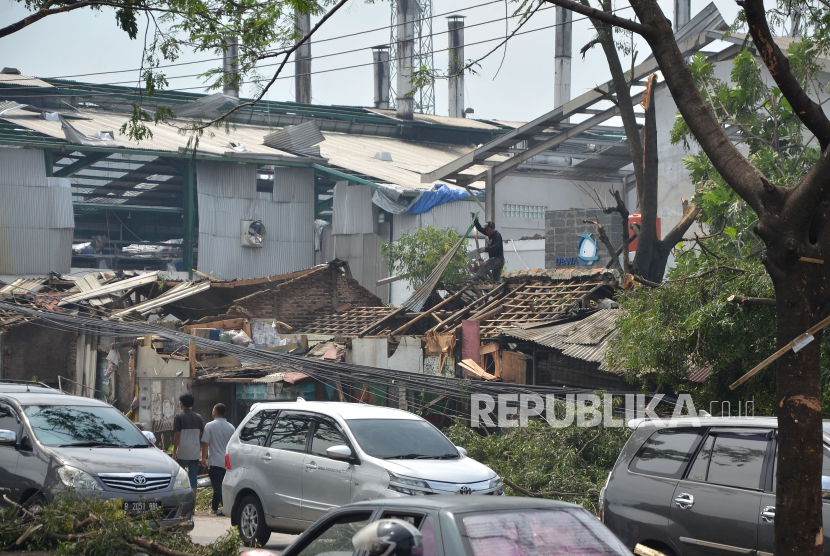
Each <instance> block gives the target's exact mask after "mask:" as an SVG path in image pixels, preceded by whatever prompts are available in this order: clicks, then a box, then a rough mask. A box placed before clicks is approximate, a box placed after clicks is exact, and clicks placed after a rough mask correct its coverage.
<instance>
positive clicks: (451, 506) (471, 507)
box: [341, 494, 582, 513]
mask: <svg viewBox="0 0 830 556" xmlns="http://www.w3.org/2000/svg"><path fill="white" fill-rule="evenodd" d="M363 506H371V507H376V506H384V507H390V508H400V509H401V510H404V509H412V510H415V509H418V510H445V511H449V512H453V513H467V512H480V511H505V510H514V511H516V510H561V509H577V508H579V509H582V506H578V505H576V504H571V503H570V502H561V501H559V500H548V499H545V498H528V497H524V496H486V495H485V496H459V495H455V494H449V495H436V496H417V497H406V498H383V499H379V500H366V501H364V502H356V503H354V504H348V505H346V506H341V509H350V508H354V509H360V508H361V507H363Z"/></svg>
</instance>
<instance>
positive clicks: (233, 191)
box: [196, 162, 257, 199]
mask: <svg viewBox="0 0 830 556" xmlns="http://www.w3.org/2000/svg"><path fill="white" fill-rule="evenodd" d="M256 176H257V173H256V164H238V163H235V162H199V163H197V164H196V187H197V189H199V190H201V191H204V192H205V193H208V194H211V195H214V196H216V197H227V198H230V199H256V179H257V177H256Z"/></svg>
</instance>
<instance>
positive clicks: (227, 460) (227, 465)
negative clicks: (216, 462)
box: [225, 454, 231, 469]
mask: <svg viewBox="0 0 830 556" xmlns="http://www.w3.org/2000/svg"><path fill="white" fill-rule="evenodd" d="M230 468H231V457H230V456H229V455H228V454H225V469H230Z"/></svg>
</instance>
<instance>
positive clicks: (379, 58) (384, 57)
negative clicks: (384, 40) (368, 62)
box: [372, 44, 390, 110]
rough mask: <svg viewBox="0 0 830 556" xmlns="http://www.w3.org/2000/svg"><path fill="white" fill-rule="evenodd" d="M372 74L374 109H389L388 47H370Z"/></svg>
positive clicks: (382, 45) (386, 45)
mask: <svg viewBox="0 0 830 556" xmlns="http://www.w3.org/2000/svg"><path fill="white" fill-rule="evenodd" d="M372 61H373V62H374V63H373V65H372V73H373V74H374V76H375V108H382V109H384V110H385V109H387V108H389V69H390V68H389V45H388V44H381V45H379V46H373V47H372Z"/></svg>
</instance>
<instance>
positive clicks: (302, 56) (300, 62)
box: [294, 9, 311, 104]
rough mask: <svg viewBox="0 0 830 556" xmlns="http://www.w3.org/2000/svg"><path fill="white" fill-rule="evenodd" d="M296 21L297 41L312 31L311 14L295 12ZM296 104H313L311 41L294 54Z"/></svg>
mask: <svg viewBox="0 0 830 556" xmlns="http://www.w3.org/2000/svg"><path fill="white" fill-rule="evenodd" d="M294 20H295V23H296V25H297V34H298V35H299V36H298V37H297V40H296V41H295V44H296V43H298V42H300V41H301V40H302V39H303V37H305V36H306V35H308V33H309V31H311V14H308V13H302V12H300V11H299V10H296V9H295V10H294ZM294 102H301V103H303V104H311V41H310V40H309V41H306V42H304V43H303V44H302V45H301V46H300V47H299V48H298V49H297V50H296V51H295V52H294Z"/></svg>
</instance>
